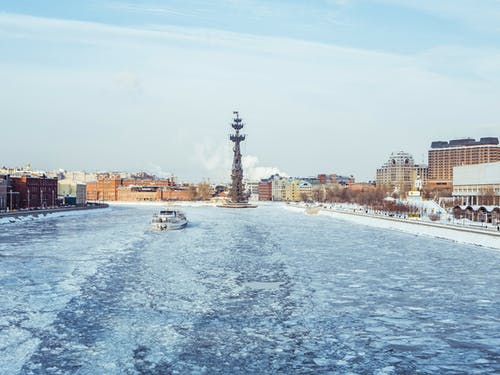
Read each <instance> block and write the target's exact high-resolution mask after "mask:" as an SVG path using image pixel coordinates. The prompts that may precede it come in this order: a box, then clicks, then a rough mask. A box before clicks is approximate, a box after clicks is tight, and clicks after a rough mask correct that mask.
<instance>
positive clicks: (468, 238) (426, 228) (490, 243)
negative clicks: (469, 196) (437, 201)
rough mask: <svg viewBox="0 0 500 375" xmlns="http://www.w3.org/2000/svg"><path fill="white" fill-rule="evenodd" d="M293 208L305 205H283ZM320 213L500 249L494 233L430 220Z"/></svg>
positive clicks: (499, 239)
mask: <svg viewBox="0 0 500 375" xmlns="http://www.w3.org/2000/svg"><path fill="white" fill-rule="evenodd" d="M283 207H285V208H287V209H291V210H300V211H303V210H304V207H303V206H291V205H286V206H283ZM320 215H324V216H329V217H332V218H335V219H340V220H345V221H349V222H352V223H356V224H361V225H369V226H371V227H376V228H382V229H391V230H398V231H402V232H406V233H412V234H415V235H423V236H430V237H435V238H444V239H447V240H451V241H455V242H458V243H463V244H471V245H477V246H485V247H491V248H494V249H498V250H500V236H495V235H494V233H492V234H486V233H485V234H483V233H477V232H467V231H466V230H460V229H459V227H455V228H446V227H444V226H437V225H432V224H431V223H430V222H428V223H425V224H427V225H423V224H421V223H419V222H418V221H411V222H410V221H402V220H401V221H398V220H387V219H384V218H383V217H380V218H378V217H374V216H371V215H370V216H368V215H361V214H353V213H350V212H349V211H347V210H326V209H323V210H322V211H321V212H320Z"/></svg>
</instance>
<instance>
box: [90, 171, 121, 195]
mask: <svg viewBox="0 0 500 375" xmlns="http://www.w3.org/2000/svg"><path fill="white" fill-rule="evenodd" d="M121 183H122V179H121V178H120V177H119V176H111V177H103V178H99V179H98V180H97V181H92V182H88V183H87V192H86V194H87V200H88V201H116V200H117V199H118V188H119V187H120V186H121Z"/></svg>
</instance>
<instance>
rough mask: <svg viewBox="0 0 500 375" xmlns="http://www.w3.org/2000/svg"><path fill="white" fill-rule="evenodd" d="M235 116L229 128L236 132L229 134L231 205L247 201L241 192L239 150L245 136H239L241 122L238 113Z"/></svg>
mask: <svg viewBox="0 0 500 375" xmlns="http://www.w3.org/2000/svg"><path fill="white" fill-rule="evenodd" d="M233 114H234V115H235V116H236V117H235V118H234V119H233V123H232V124H231V126H232V127H233V129H234V130H235V131H236V133H235V134H231V135H230V136H229V139H230V140H231V141H232V142H233V143H234V147H233V152H234V155H233V169H232V171H231V182H232V183H231V192H230V196H231V202H232V203H246V202H247V199H246V196H245V192H244V191H243V166H242V165H241V148H240V143H241V142H243V141H244V140H245V135H244V134H240V130H241V129H243V126H244V124H243V122H242V119H241V118H240V116H239V113H238V111H235V112H233Z"/></svg>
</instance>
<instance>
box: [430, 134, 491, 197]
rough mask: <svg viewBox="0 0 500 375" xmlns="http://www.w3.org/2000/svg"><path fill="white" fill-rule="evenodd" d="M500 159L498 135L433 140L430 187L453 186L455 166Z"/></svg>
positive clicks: (446, 187)
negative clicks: (478, 138)
mask: <svg viewBox="0 0 500 375" xmlns="http://www.w3.org/2000/svg"><path fill="white" fill-rule="evenodd" d="M497 161H500V145H499V144H498V138H497V137H485V138H481V139H480V140H479V141H476V140H475V139H472V138H465V139H454V140H451V141H449V142H446V141H436V142H432V144H431V148H430V149H429V181H428V187H430V188H445V189H448V188H451V187H452V185H453V167H458V166H462V165H471V164H482V163H493V162H497Z"/></svg>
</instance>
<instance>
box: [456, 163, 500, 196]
mask: <svg viewBox="0 0 500 375" xmlns="http://www.w3.org/2000/svg"><path fill="white" fill-rule="evenodd" d="M452 194H453V196H454V197H456V198H459V199H460V200H461V204H462V205H467V206H468V205H470V206H477V205H483V206H500V162H495V163H484V164H473V165H464V166H460V167H454V168H453V193H452Z"/></svg>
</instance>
